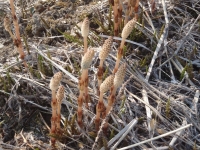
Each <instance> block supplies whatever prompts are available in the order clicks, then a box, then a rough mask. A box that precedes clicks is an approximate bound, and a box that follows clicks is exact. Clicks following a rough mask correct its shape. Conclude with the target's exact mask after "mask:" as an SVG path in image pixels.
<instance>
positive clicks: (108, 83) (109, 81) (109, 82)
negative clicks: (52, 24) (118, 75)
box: [95, 75, 114, 131]
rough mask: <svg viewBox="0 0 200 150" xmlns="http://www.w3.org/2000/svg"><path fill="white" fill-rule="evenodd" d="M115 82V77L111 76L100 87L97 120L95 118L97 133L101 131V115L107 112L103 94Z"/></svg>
mask: <svg viewBox="0 0 200 150" xmlns="http://www.w3.org/2000/svg"><path fill="white" fill-rule="evenodd" d="M113 82H114V75H110V76H109V77H107V78H106V79H105V81H104V82H103V83H102V84H101V86H100V96H99V101H98V104H97V106H96V118H95V128H96V131H98V130H99V124H100V116H101V113H102V112H103V113H104V112H105V106H104V103H103V94H104V93H105V92H107V91H108V90H109V89H110V88H111V86H112V85H113ZM104 114H105V113H104Z"/></svg>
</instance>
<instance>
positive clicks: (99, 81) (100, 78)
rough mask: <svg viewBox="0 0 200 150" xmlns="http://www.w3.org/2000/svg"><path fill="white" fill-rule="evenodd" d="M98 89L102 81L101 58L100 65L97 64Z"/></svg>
mask: <svg viewBox="0 0 200 150" xmlns="http://www.w3.org/2000/svg"><path fill="white" fill-rule="evenodd" d="M97 75H98V89H99V88H100V85H101V83H102V78H103V60H102V59H100V65H99V70H98V73H97Z"/></svg>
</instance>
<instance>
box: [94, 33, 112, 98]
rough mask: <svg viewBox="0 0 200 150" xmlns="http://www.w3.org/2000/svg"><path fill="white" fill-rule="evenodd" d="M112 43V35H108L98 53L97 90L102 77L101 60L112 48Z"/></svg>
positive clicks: (102, 60)
mask: <svg viewBox="0 0 200 150" xmlns="http://www.w3.org/2000/svg"><path fill="white" fill-rule="evenodd" d="M112 43H113V37H112V36H110V37H109V38H108V39H107V40H105V42H104V44H103V47H102V50H101V51H100V53H99V59H100V65H99V68H98V72H97V76H98V91H99V88H100V85H101V83H102V78H103V62H104V60H105V59H106V57H107V56H108V54H109V53H110V51H111V49H112ZM98 95H99V92H98Z"/></svg>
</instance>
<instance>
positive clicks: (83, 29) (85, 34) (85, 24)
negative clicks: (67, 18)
mask: <svg viewBox="0 0 200 150" xmlns="http://www.w3.org/2000/svg"><path fill="white" fill-rule="evenodd" d="M89 25H90V22H89V19H88V18H87V17H86V18H85V19H84V20H83V23H82V26H81V34H82V36H83V41H84V54H85V53H86V52H87V47H88V45H87V37H88V35H89Z"/></svg>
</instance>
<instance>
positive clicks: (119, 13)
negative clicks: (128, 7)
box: [118, 0, 122, 31]
mask: <svg viewBox="0 0 200 150" xmlns="http://www.w3.org/2000/svg"><path fill="white" fill-rule="evenodd" d="M118 18H119V20H118V28H120V31H121V28H122V2H121V1H120V0H119V10H118ZM118 30H119V29H118Z"/></svg>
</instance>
